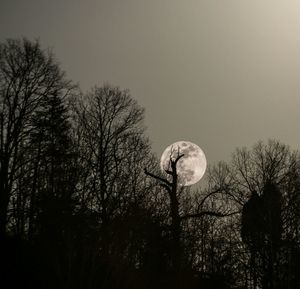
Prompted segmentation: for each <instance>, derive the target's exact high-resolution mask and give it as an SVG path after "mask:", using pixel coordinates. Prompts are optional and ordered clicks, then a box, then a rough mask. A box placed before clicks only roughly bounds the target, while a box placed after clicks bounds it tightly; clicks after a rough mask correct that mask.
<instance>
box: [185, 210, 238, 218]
mask: <svg viewBox="0 0 300 289" xmlns="http://www.w3.org/2000/svg"><path fill="white" fill-rule="evenodd" d="M239 213H240V211H236V212H232V213H227V214H223V213H218V212H211V211H202V212H199V213H195V214H187V215H184V216H182V217H180V219H181V220H186V219H190V218H201V217H203V216H212V217H229V216H232V215H236V214H239Z"/></svg>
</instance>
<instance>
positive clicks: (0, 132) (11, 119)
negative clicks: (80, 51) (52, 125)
mask: <svg viewBox="0 0 300 289" xmlns="http://www.w3.org/2000/svg"><path fill="white" fill-rule="evenodd" d="M69 88H70V86H69V83H68V82H67V81H65V79H64V74H63V72H61V70H60V69H59V67H58V65H57V63H56V61H55V60H54V58H53V56H52V54H51V52H49V51H44V50H42V49H41V47H40V45H39V43H38V42H30V41H28V40H26V39H23V40H7V41H6V42H4V43H1V44H0V233H1V234H4V233H5V230H6V224H7V217H8V216H7V213H8V205H9V201H10V197H11V194H12V190H13V189H14V182H15V180H16V173H17V171H18V170H19V169H20V166H22V164H21V163H20V162H21V152H20V150H21V147H22V148H25V147H26V142H27V138H28V136H29V133H30V130H31V117H32V116H33V115H34V113H35V111H36V109H37V107H38V106H39V104H40V102H41V100H42V99H43V98H44V97H45V96H47V95H50V94H55V93H57V92H58V91H62V90H66V91H68V90H69ZM22 153H23V152H22Z"/></svg>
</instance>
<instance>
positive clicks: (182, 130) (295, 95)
mask: <svg viewBox="0 0 300 289" xmlns="http://www.w3.org/2000/svg"><path fill="white" fill-rule="evenodd" d="M22 36H25V37H27V38H29V39H34V38H39V39H40V42H41V44H42V46H43V47H45V48H46V47H52V48H53V51H54V53H55V55H56V57H57V59H58V60H59V61H60V63H61V67H62V68H63V69H64V70H65V71H66V73H67V76H68V77H69V78H71V79H72V80H74V81H75V82H79V84H80V86H81V88H82V90H83V91H86V90H88V89H89V88H90V87H92V86H93V85H95V84H98V85H102V84H103V83H105V82H109V83H111V84H113V85H118V86H120V87H121V88H124V89H125V88H129V89H130V91H131V94H132V96H133V97H134V98H136V99H137V100H138V102H139V104H141V105H142V106H143V107H145V109H146V122H145V124H146V126H147V127H148V129H147V134H148V136H149V137H150V139H151V141H152V146H153V150H154V152H156V153H157V154H158V155H159V156H160V154H161V153H162V152H163V150H164V148H165V147H167V146H168V145H170V144H171V143H172V142H174V141H177V140H189V141H192V142H195V143H197V144H198V145H199V146H200V147H201V148H202V149H203V150H204V152H205V154H206V156H207V159H208V163H209V164H212V163H214V162H216V161H219V160H228V159H229V158H230V155H231V153H232V152H233V150H234V149H235V148H236V147H240V146H252V145H253V144H254V143H255V142H256V141H258V140H260V139H261V140H267V139H268V138H276V139H278V140H280V141H282V142H284V143H285V144H288V145H290V146H291V147H292V148H299V144H300V1H299V0H289V1H279V0H243V1H241V0H185V1H183V0H80V1H79V0H47V1H46V0H26V1H24V0H18V1H17V0H0V41H3V40H4V39H6V38H9V37H10V38H15V37H22Z"/></svg>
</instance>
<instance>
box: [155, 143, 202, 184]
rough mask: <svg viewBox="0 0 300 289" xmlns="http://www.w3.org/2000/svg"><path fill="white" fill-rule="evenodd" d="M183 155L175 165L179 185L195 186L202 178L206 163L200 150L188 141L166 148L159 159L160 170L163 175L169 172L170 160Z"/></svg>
mask: <svg viewBox="0 0 300 289" xmlns="http://www.w3.org/2000/svg"><path fill="white" fill-rule="evenodd" d="M178 154H179V155H182V154H183V155H184V156H183V157H182V158H181V159H180V160H179V161H178V163H177V174H178V179H179V184H181V185H182V186H190V185H193V184H196V183H197V182H199V181H200V179H201V178H202V177H203V175H204V173H205V170H206V166H207V162H206V157H205V154H204V152H203V151H202V149H201V148H200V147H199V146H197V145H196V144H194V143H192V142H189V141H178V142H175V143H173V144H172V145H170V146H168V147H167V148H166V149H165V151H164V152H163V154H162V156H161V158H160V168H161V170H162V172H164V173H165V171H166V170H170V169H171V168H170V159H172V160H175V159H176V157H177V156H178Z"/></svg>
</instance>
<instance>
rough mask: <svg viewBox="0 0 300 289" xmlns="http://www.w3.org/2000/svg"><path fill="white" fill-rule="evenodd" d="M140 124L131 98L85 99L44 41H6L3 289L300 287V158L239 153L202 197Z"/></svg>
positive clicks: (112, 90)
mask: <svg viewBox="0 0 300 289" xmlns="http://www.w3.org/2000/svg"><path fill="white" fill-rule="evenodd" d="M143 121H144V109H143V108H142V107H140V106H139V105H138V103H137V102H136V101H135V100H134V99H133V98H132V97H131V95H130V93H129V91H128V90H122V89H120V88H118V87H114V86H112V85H108V84H107V85H103V86H95V87H94V88H92V89H91V90H90V91H89V92H88V93H82V92H81V91H80V89H79V88H78V86H76V85H74V84H73V83H72V82H71V81H69V80H68V79H67V77H66V76H65V74H64V73H63V71H62V70H61V69H60V67H59V64H58V62H57V60H56V59H55V57H54V56H53V54H52V53H51V51H49V50H44V49H42V48H41V46H40V44H39V43H38V42H32V41H29V40H26V39H22V40H14V39H10V40H7V41H5V42H3V43H1V44H0V241H1V244H0V252H1V254H0V260H1V261H0V262H1V268H2V269H1V270H0V286H1V288H31V289H35V288H42V289H44V288H45V289H47V288H49V289H50V288H57V289H59V288H70V289H71V288H72V289H75V288H86V289H94V288H105V289H134V288H147V289H154V288H157V289H160V288H186V289H196V288H199V289H201V288H202V289H209V288H214V289H218V288H224V289H226V288H228V289H231V288H236V289H238V288H240V289H242V288H244V289H254V288H262V289H298V288H299V286H300V276H299V268H300V156H299V153H298V152H297V151H292V150H291V149H289V147H288V146H286V145H283V144H281V143H279V142H278V141H269V142H268V143H266V144H265V143H262V142H259V143H257V144H256V145H255V146H254V147H252V149H246V148H245V149H237V150H236V151H235V152H234V154H233V156H232V161H231V162H230V163H219V164H217V165H216V166H214V167H212V168H210V169H209V171H208V182H207V186H206V188H204V189H202V190H198V191H192V190H191V189H188V188H182V187H180V186H177V173H176V161H177V159H175V160H172V159H171V160H170V162H171V165H172V166H171V168H172V170H171V171H170V172H169V175H170V176H169V178H166V177H165V176H164V175H162V174H161V173H160V171H159V168H158V165H157V163H158V161H157V159H156V158H155V156H154V155H153V154H152V152H151V146H150V142H149V140H148V138H147V137H146V135H145V126H144V123H143ZM179 158H180V155H178V159H179Z"/></svg>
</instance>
